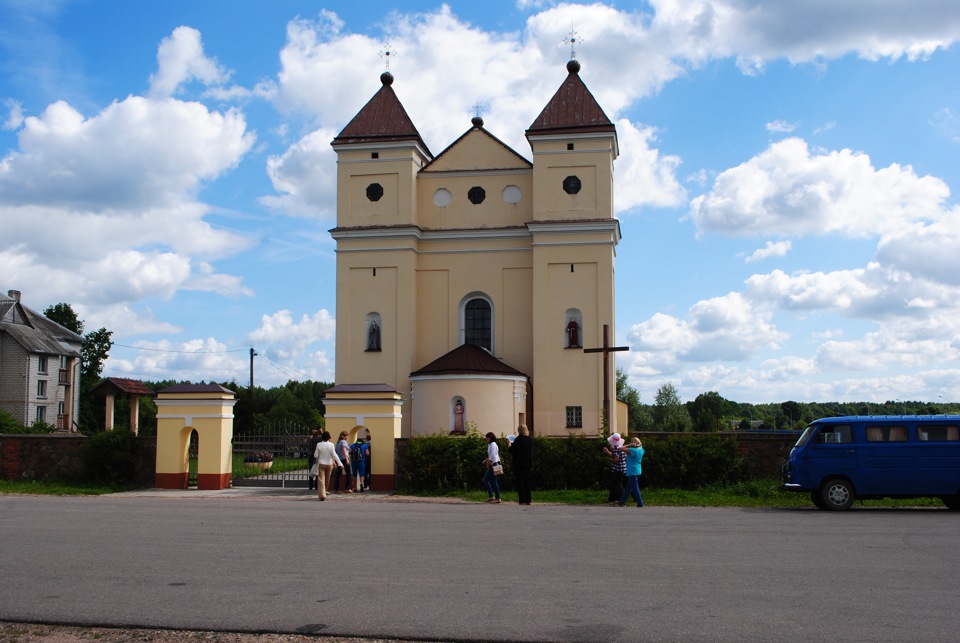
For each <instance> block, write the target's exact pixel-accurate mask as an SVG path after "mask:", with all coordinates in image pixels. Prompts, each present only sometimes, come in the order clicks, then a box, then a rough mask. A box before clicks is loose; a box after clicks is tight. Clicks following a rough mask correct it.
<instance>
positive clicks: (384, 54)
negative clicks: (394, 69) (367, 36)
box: [377, 43, 397, 71]
mask: <svg viewBox="0 0 960 643" xmlns="http://www.w3.org/2000/svg"><path fill="white" fill-rule="evenodd" d="M377 55H378V56H380V57H381V58H383V59H384V62H385V64H386V66H387V71H390V58H391V57H393V56H396V55H397V52H396V51H395V50H394V49H393V48H392V47H391V46H390V43H386V44H384V45H383V49H381V50H380V51H379V53H377Z"/></svg>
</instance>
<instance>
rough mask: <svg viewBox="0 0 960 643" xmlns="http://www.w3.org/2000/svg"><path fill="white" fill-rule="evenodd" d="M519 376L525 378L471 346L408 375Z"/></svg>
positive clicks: (476, 347) (465, 346)
mask: <svg viewBox="0 0 960 643" xmlns="http://www.w3.org/2000/svg"><path fill="white" fill-rule="evenodd" d="M467 374H475V375H492V374H499V375H519V376H521V377H526V374H525V373H521V372H520V371H518V370H517V369H515V368H513V367H512V366H507V365H506V364H504V363H503V362H501V361H500V360H498V359H497V358H496V357H494V356H493V355H491V354H490V353H488V352H487V351H485V350H484V349H482V348H480V347H479V346H474V345H473V344H463V345H461V346H458V347H456V348H454V349H453V350H452V351H450V352H449V353H447V354H446V355H443V356H442V357H439V358H438V359H435V360H434V361H432V362H430V363H429V364H427V365H426V366H424V367H423V368H421V369H420V370H418V371H414V372H413V373H410V377H414V376H416V375H467Z"/></svg>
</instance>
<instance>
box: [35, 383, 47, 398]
mask: <svg viewBox="0 0 960 643" xmlns="http://www.w3.org/2000/svg"><path fill="white" fill-rule="evenodd" d="M37 397H39V398H45V397H47V380H37Z"/></svg>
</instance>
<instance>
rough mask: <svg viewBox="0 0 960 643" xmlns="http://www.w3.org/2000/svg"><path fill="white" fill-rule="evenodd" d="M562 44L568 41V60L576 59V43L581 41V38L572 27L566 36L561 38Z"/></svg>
mask: <svg viewBox="0 0 960 643" xmlns="http://www.w3.org/2000/svg"><path fill="white" fill-rule="evenodd" d="M563 42H564V44H566V43H570V60H576V59H577V50H576V45H578V44H582V43H583V38H582V37H581V36H580V34H578V33H577V32H576V31H575V30H574V29H573V28H571V29H570V33H568V34H567V37H566V38H564V39H563Z"/></svg>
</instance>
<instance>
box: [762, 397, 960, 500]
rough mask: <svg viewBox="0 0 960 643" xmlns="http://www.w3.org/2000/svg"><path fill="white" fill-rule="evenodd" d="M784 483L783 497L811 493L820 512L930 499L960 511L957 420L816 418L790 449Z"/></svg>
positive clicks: (959, 429)
mask: <svg viewBox="0 0 960 643" xmlns="http://www.w3.org/2000/svg"><path fill="white" fill-rule="evenodd" d="M781 482H782V484H781V486H780V488H781V489H782V490H784V491H801V492H809V494H810V499H811V500H813V504H815V505H816V506H817V507H819V508H820V509H832V510H835V511H840V510H843V509H849V508H850V506H851V505H853V501H854V500H855V499H857V498H860V499H861V500H863V499H869V498H918V497H924V496H932V497H939V498H941V499H942V500H943V504H945V505H946V506H947V508H949V509H952V510H954V511H957V510H960V415H875V416H850V417H833V418H823V419H820V420H816V421H815V422H813V423H812V424H810V426H808V427H807V428H806V430H805V431H804V432H803V435H801V436H800V439H799V440H797V443H796V444H795V445H794V447H793V449H791V451H790V457H789V458H788V459H787V461H786V463H784V465H783V472H782V476H781Z"/></svg>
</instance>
